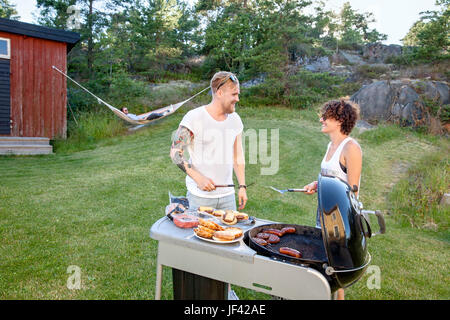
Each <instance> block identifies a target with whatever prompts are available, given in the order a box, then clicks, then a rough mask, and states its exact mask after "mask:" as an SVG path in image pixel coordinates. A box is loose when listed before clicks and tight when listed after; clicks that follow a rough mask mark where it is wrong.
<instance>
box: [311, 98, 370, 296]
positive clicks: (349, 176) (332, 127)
mask: <svg viewBox="0 0 450 320" xmlns="http://www.w3.org/2000/svg"><path fill="white" fill-rule="evenodd" d="M358 117H359V107H358V105H356V104H354V103H352V102H350V101H347V100H343V99H341V100H332V101H328V102H327V103H325V104H324V105H323V107H322V110H321V118H320V122H321V123H322V128H321V131H322V132H323V133H325V134H328V135H329V137H330V140H331V141H330V143H329V144H328V149H327V152H326V153H325V156H324V157H323V160H322V163H321V165H320V171H321V174H322V175H328V176H335V177H338V178H341V179H342V180H343V181H345V182H347V183H348V184H349V185H350V186H352V187H353V186H354V185H356V186H358V190H359V182H360V178H361V170H362V151H361V147H360V146H359V144H358V142H356V141H355V140H354V139H353V138H351V137H349V134H350V132H351V131H352V129H353V127H354V126H355V124H356V121H357V120H358ZM303 188H304V189H306V194H314V193H316V191H317V181H313V182H311V183H310V184H308V185H306V186H304V187H303ZM355 193H356V194H357V191H356V192H355ZM316 226H317V227H319V228H320V220H319V214H317V218H316ZM338 299H340V300H343V299H344V290H343V289H339V290H338Z"/></svg>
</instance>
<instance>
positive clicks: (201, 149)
mask: <svg viewBox="0 0 450 320" xmlns="http://www.w3.org/2000/svg"><path fill="white" fill-rule="evenodd" d="M211 90H212V94H213V99H212V101H211V103H210V104H208V105H206V106H201V107H198V108H196V109H194V110H191V111H189V112H188V113H187V114H186V115H185V116H184V118H183V120H182V121H181V123H180V126H179V128H178V130H177V132H176V134H175V136H174V138H173V143H172V148H171V152H170V156H171V158H172V161H173V162H174V163H175V164H176V165H177V166H178V167H179V168H180V169H181V170H182V171H183V172H185V173H186V188H187V190H188V200H189V205H190V208H194V209H195V207H199V206H211V207H214V208H216V209H223V210H226V209H231V210H236V204H235V201H234V193H235V191H234V188H233V187H217V186H227V185H231V184H233V169H234V172H235V174H236V177H237V180H238V183H239V193H238V198H239V209H243V208H244V207H245V204H246V202H247V192H246V188H247V187H246V185H245V158H244V152H243V149H242V131H243V128H244V125H243V124H242V121H241V118H240V117H239V115H238V114H237V113H236V112H235V105H236V103H237V102H238V101H239V93H240V90H239V81H238V79H237V77H236V76H235V75H234V74H232V73H230V72H218V73H216V74H215V75H214V76H213V78H212V79H211ZM186 150H187V151H188V153H189V156H190V158H189V160H188V159H187V154H186V153H185V151H186ZM233 203H234V204H233Z"/></svg>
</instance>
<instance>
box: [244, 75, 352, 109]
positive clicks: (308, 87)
mask: <svg viewBox="0 0 450 320" xmlns="http://www.w3.org/2000/svg"><path fill="white" fill-rule="evenodd" d="M358 89H359V85H358V84H356V83H345V82H344V78H342V77H336V76H331V75H329V74H328V73H313V72H310V71H306V70H301V71H299V72H298V73H296V74H295V75H293V76H289V77H287V79H285V80H284V79H277V78H269V79H266V81H265V82H264V83H262V84H260V85H258V86H254V87H251V88H248V89H245V90H243V92H242V104H246V105H284V106H287V107H291V108H295V109H306V108H308V107H310V106H311V105H312V104H316V103H321V102H324V101H326V100H328V99H334V98H337V97H342V96H347V95H350V94H352V93H354V92H355V91H356V90H358Z"/></svg>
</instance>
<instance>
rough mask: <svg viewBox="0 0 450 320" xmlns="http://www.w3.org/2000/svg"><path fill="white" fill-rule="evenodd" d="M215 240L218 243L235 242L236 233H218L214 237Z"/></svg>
mask: <svg viewBox="0 0 450 320" xmlns="http://www.w3.org/2000/svg"><path fill="white" fill-rule="evenodd" d="M212 238H213V240H216V241H231V240H234V233H233V232H229V231H226V230H225V231H216V232H214V235H213V237H212Z"/></svg>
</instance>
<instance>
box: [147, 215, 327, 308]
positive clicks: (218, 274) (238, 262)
mask: <svg viewBox="0 0 450 320" xmlns="http://www.w3.org/2000/svg"><path fill="white" fill-rule="evenodd" d="M269 223H275V222H272V221H268V220H261V219H256V223H255V224H254V225H251V226H249V225H242V224H239V223H238V224H237V225H235V226H238V227H240V228H242V229H243V230H244V232H245V231H247V230H249V229H251V228H253V227H255V226H259V225H262V224H269ZM150 237H151V238H152V239H154V240H157V241H158V260H157V267H156V292H155V299H156V300H160V299H161V282H162V266H163V265H164V266H168V267H172V268H176V269H179V270H183V271H187V272H190V273H194V274H198V275H201V276H204V277H208V278H211V279H215V280H219V281H222V282H226V283H231V284H234V285H237V286H240V287H245V288H248V289H252V290H255V291H259V292H264V293H267V294H270V295H274V296H277V297H282V298H286V299H295V300H302V299H331V298H332V297H331V291H330V286H329V284H328V282H327V280H326V279H325V277H324V276H323V275H322V274H320V273H319V272H318V271H317V270H314V269H312V268H308V267H302V266H297V265H293V264H289V263H285V262H283V261H277V260H274V259H271V258H268V257H265V256H261V255H258V254H257V253H256V252H255V251H254V250H252V249H251V248H250V247H248V246H247V245H246V244H245V243H244V242H243V241H242V240H240V241H239V242H236V243H231V244H215V243H210V242H207V241H203V240H201V239H198V238H197V237H196V236H195V235H194V232H193V230H192V229H182V228H178V227H177V226H175V224H174V223H173V222H172V221H171V220H169V219H168V218H167V217H163V218H161V219H159V220H158V221H156V222H155V223H154V224H153V226H152V227H151V229H150Z"/></svg>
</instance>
